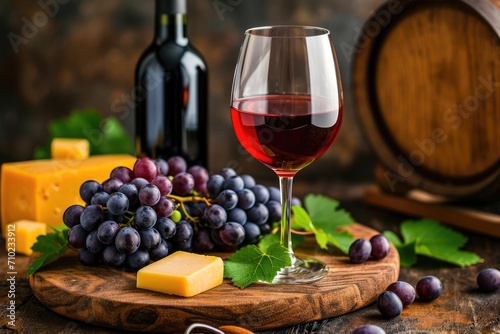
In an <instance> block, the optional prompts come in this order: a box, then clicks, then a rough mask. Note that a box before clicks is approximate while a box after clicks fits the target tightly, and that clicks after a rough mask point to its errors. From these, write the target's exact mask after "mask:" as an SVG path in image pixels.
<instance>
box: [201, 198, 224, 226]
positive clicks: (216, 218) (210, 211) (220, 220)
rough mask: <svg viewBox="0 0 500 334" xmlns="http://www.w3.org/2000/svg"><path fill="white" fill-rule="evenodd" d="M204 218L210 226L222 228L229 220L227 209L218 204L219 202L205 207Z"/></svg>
mask: <svg viewBox="0 0 500 334" xmlns="http://www.w3.org/2000/svg"><path fill="white" fill-rule="evenodd" d="M203 218H205V220H206V221H207V225H208V226H209V227H210V228H214V229H217V228H220V227H222V225H224V224H225V223H226V221H227V213H226V210H225V209H224V208H223V207H222V206H220V205H218V204H212V205H211V206H209V207H208V208H206V209H205V212H204V213H203Z"/></svg>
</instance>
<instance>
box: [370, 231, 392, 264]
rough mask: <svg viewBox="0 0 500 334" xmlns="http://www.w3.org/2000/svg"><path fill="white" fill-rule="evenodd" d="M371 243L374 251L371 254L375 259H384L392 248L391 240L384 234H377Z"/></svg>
mask: <svg viewBox="0 0 500 334" xmlns="http://www.w3.org/2000/svg"><path fill="white" fill-rule="evenodd" d="M370 243H371V245H372V252H371V254H370V255H371V257H372V259H374V260H377V261H378V260H382V259H383V258H385V257H386V256H387V255H388V254H389V251H390V250H391V245H390V243H389V240H387V238H386V237H385V236H384V235H383V234H377V235H374V236H373V237H371V238H370Z"/></svg>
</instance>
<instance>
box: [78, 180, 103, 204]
mask: <svg viewBox="0 0 500 334" xmlns="http://www.w3.org/2000/svg"><path fill="white" fill-rule="evenodd" d="M99 191H102V185H101V184H100V183H99V182H97V181H94V180H88V181H85V182H83V183H82V185H81V186H80V197H81V198H82V199H83V201H84V202H85V203H87V204H90V201H91V200H92V196H94V195H95V194H96V193H97V192H99Z"/></svg>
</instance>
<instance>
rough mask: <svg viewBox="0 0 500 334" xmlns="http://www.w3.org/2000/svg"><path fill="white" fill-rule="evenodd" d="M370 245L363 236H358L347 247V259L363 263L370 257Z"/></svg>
mask: <svg viewBox="0 0 500 334" xmlns="http://www.w3.org/2000/svg"><path fill="white" fill-rule="evenodd" d="M371 252H372V245H371V244H370V241H368V240H366V239H365V238H359V239H356V240H354V242H353V243H352V244H351V246H350V247H349V259H350V260H351V262H352V263H363V262H365V261H366V260H368V258H369V257H370V253H371Z"/></svg>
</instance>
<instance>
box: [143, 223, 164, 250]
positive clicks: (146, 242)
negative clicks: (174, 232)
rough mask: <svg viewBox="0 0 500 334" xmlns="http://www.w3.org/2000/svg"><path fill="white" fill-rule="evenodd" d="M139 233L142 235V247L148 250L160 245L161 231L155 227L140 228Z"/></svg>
mask: <svg viewBox="0 0 500 334" xmlns="http://www.w3.org/2000/svg"><path fill="white" fill-rule="evenodd" d="M139 235H140V236H141V245H140V248H142V249H145V250H147V251H148V250H151V249H154V248H156V247H158V245H159V244H160V242H161V235H160V232H158V231H157V230H156V229H154V228H148V229H145V230H139Z"/></svg>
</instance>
